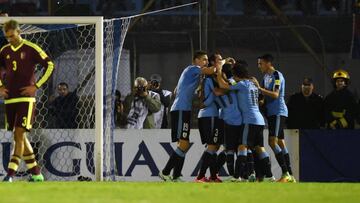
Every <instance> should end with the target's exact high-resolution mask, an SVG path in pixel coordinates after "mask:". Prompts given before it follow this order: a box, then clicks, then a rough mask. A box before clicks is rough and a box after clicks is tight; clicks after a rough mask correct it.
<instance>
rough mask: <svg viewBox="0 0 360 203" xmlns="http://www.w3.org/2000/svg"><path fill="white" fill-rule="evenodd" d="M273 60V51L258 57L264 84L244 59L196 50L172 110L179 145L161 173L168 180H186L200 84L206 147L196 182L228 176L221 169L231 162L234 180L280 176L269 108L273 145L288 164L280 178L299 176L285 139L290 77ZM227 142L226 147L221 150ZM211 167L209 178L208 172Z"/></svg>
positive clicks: (281, 162)
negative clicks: (266, 145) (274, 163)
mask: <svg viewBox="0 0 360 203" xmlns="http://www.w3.org/2000/svg"><path fill="white" fill-rule="evenodd" d="M273 60H274V58H273V57H272V56H271V55H270V54H265V55H263V56H260V57H258V68H259V69H260V71H261V72H262V73H263V74H264V78H263V81H262V83H261V85H260V84H259V82H258V81H257V80H256V78H254V77H251V76H250V74H249V71H248V68H247V67H248V64H247V62H246V61H244V60H236V61H235V60H234V59H232V58H226V59H222V56H221V54H219V53H216V54H213V55H211V56H210V57H209V58H208V56H207V53H206V52H203V51H197V52H196V53H195V54H194V56H193V63H192V65H190V66H188V67H187V68H185V70H184V71H183V72H182V74H181V76H180V79H179V81H178V84H177V87H176V90H175V95H176V96H175V101H174V103H173V105H172V107H171V110H170V111H171V137H172V141H173V142H177V148H176V150H175V151H174V153H172V154H171V156H170V157H169V160H168V161H167V163H166V165H165V167H164V168H163V170H161V171H160V173H159V177H160V178H161V179H162V180H164V181H173V182H178V181H182V179H181V171H182V168H183V165H184V160H185V156H186V153H187V151H188V149H189V147H190V143H189V135H190V128H191V126H190V121H191V110H192V98H193V94H194V92H195V91H196V89H197V88H198V86H199V84H200V87H201V88H200V91H198V95H199V97H200V100H201V107H200V108H201V109H200V111H199V114H198V120H199V131H200V135H201V141H202V143H203V144H204V145H206V149H205V151H204V153H203V155H202V158H201V159H202V162H201V167H200V171H199V173H198V176H197V177H196V178H195V182H222V180H221V179H220V178H219V176H218V173H219V169H220V168H221V166H222V165H223V164H224V163H225V162H226V165H227V169H228V173H229V175H230V177H229V178H228V181H231V182H247V181H250V182H255V181H257V180H258V181H266V182H274V181H276V180H275V178H274V176H273V174H272V171H271V162H270V158H269V154H268V153H267V152H266V150H265V148H264V137H263V130H264V126H265V120H264V117H263V114H264V116H265V117H266V119H267V123H268V129H269V145H270V147H271V149H272V150H273V152H274V154H275V157H276V160H277V162H278V164H279V165H280V167H281V170H282V177H281V178H280V179H279V180H278V181H279V182H296V180H295V178H294V176H293V174H292V170H291V166H290V157H289V152H288V150H287V148H286V145H285V140H284V130H283V126H284V120H285V118H286V117H287V115H288V111H287V107H286V104H285V100H284V93H285V80H284V77H283V75H282V74H281V72H279V71H278V70H276V69H275V68H274V66H273ZM260 109H262V110H263V112H261V111H260ZM262 113H263V114H262ZM221 145H223V147H224V151H223V152H221V153H219V154H218V153H217V151H218V150H219V148H220V146H221ZM235 157H236V160H235ZM208 168H209V170H210V177H209V178H207V177H206V176H205V174H206V171H207V169H208ZM171 170H172V171H173V173H172V175H171V174H170V173H171Z"/></svg>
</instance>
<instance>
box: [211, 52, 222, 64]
mask: <svg viewBox="0 0 360 203" xmlns="http://www.w3.org/2000/svg"><path fill="white" fill-rule="evenodd" d="M216 55H220V52H215V53H213V54H211V55H210V56H209V66H212V65H214V63H215V60H216Z"/></svg>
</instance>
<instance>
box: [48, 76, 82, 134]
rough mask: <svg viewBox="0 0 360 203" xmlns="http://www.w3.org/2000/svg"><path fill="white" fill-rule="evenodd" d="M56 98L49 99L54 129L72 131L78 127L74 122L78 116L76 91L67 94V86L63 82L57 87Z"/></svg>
mask: <svg viewBox="0 0 360 203" xmlns="http://www.w3.org/2000/svg"><path fill="white" fill-rule="evenodd" d="M57 92H58V94H59V96H58V97H56V98H55V99H54V97H50V108H49V111H50V114H52V115H53V116H54V117H55V124H54V127H55V128H60V129H63V128H70V129H74V128H77V127H78V122H77V120H76V118H77V116H78V114H79V108H78V107H77V104H78V102H79V98H78V96H77V94H76V92H77V91H76V89H75V90H74V91H73V92H69V85H68V84H67V83H65V82H61V83H59V84H58V86H57Z"/></svg>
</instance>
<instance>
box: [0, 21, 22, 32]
mask: <svg viewBox="0 0 360 203" xmlns="http://www.w3.org/2000/svg"><path fill="white" fill-rule="evenodd" d="M9 30H20V25H19V23H18V22H17V21H16V20H9V21H6V22H5V23H4V26H3V31H4V32H7V31H9Z"/></svg>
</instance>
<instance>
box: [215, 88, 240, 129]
mask: <svg viewBox="0 0 360 203" xmlns="http://www.w3.org/2000/svg"><path fill="white" fill-rule="evenodd" d="M215 102H216V103H217V104H218V105H219V107H220V108H221V111H220V116H219V117H220V118H221V119H223V120H224V122H225V123H226V124H228V125H241V124H242V122H243V120H242V115H241V112H240V110H239V108H238V107H237V101H236V94H235V92H233V91H230V92H229V93H228V94H227V95H223V96H220V97H217V98H216V99H215Z"/></svg>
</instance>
